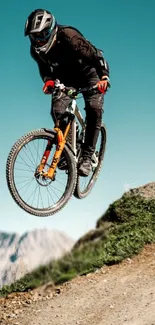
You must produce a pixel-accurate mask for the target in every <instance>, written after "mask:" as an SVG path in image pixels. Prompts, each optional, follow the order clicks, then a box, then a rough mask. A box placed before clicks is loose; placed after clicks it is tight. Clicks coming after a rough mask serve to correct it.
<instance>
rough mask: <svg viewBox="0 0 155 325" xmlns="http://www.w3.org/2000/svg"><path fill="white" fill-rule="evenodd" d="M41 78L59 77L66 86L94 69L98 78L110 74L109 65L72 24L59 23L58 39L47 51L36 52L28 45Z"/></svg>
mask: <svg viewBox="0 0 155 325" xmlns="http://www.w3.org/2000/svg"><path fill="white" fill-rule="evenodd" d="M30 51H31V56H32V57H33V59H34V60H35V61H36V62H37V64H38V67H39V72H40V76H41V78H42V80H43V81H44V82H45V81H47V80H49V79H53V80H55V79H59V80H60V82H62V83H64V84H65V85H66V86H67V85H68V86H73V87H74V86H75V85H80V86H81V84H82V82H83V81H84V80H85V78H86V77H88V76H89V71H92V68H94V69H95V70H96V72H97V75H98V77H99V79H100V78H101V77H102V76H103V75H107V76H109V66H108V63H107V62H106V60H105V59H104V57H103V55H102V52H101V51H99V50H98V51H96V48H95V47H94V46H93V45H92V44H91V43H90V42H89V41H88V40H86V39H85V37H84V36H83V35H82V34H81V33H80V32H79V31H78V30H77V29H75V28H74V27H70V26H62V25H58V32H57V40H56V43H55V45H54V46H53V47H52V48H51V49H50V50H49V52H48V53H47V54H45V53H44V52H40V53H37V52H36V51H35V48H34V47H33V46H32V45H31V50H30Z"/></svg>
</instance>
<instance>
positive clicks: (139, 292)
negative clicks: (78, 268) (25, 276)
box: [0, 244, 155, 325]
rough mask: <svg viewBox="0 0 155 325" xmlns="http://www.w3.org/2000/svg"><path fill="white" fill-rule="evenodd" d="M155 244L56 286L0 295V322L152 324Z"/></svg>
mask: <svg viewBox="0 0 155 325" xmlns="http://www.w3.org/2000/svg"><path fill="white" fill-rule="evenodd" d="M154 275H155V245H154V244H152V245H147V246H145V248H144V249H143V250H142V252H141V253H140V254H139V255H137V256H135V257H134V258H132V259H126V260H124V261H123V262H121V263H119V264H116V265H112V266H103V267H102V268H101V269H100V270H97V271H96V272H95V273H89V274H87V275H86V276H82V277H76V278H75V279H74V280H72V281H69V282H66V283H64V284H63V285H61V286H56V287H53V286H52V285H51V284H49V285H48V286H45V287H44V286H43V287H41V288H38V289H36V290H34V291H30V292H27V293H20V294H12V295H10V296H9V297H8V299H4V298H3V299H0V315H1V322H0V324H2V325H118V324H119V325H154V324H155V286H154Z"/></svg>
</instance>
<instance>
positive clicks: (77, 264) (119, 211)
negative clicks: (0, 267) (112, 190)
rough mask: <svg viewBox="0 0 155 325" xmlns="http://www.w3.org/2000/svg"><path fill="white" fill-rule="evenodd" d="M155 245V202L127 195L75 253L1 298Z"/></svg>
mask: <svg viewBox="0 0 155 325" xmlns="http://www.w3.org/2000/svg"><path fill="white" fill-rule="evenodd" d="M152 242H155V200H146V199H144V198H142V197H140V196H138V195H133V194H124V195H123V197H122V198H121V199H119V200H117V201H116V202H114V203H113V204H111V205H110V206H109V208H108V210H107V211H106V213H105V214H104V215H103V216H102V217H101V218H100V219H99V220H98V222H97V225H96V229H94V230H92V231H90V232H88V233H87V234H86V235H85V236H83V237H82V238H80V240H79V241H78V242H77V243H76V245H75V246H74V248H73V250H72V252H71V253H69V254H67V255H65V256H64V257H63V258H61V259H60V260H57V261H54V262H51V263H49V264H48V265H46V266H41V267H39V268H38V269H36V270H34V271H33V272H32V273H30V274H27V275H26V276H24V277H23V278H22V279H20V280H18V281H16V282H15V283H14V284H12V285H10V286H4V287H3V288H2V289H1V290H0V296H4V295H6V294H8V293H10V292H15V291H26V290H28V289H32V288H35V287H37V286H40V285H42V284H45V283H47V282H48V281H53V282H54V283H55V284H59V283H63V282H65V281H67V280H70V279H72V278H73V277H75V276H76V275H83V274H87V273H89V272H93V271H95V270H96V269H97V268H100V267H101V266H103V265H104V264H107V265H109V264H114V263H118V262H120V261H122V260H123V259H125V258H127V257H131V256H133V255H134V254H137V253H139V251H140V250H141V249H142V248H143V247H144V245H145V244H147V243H152Z"/></svg>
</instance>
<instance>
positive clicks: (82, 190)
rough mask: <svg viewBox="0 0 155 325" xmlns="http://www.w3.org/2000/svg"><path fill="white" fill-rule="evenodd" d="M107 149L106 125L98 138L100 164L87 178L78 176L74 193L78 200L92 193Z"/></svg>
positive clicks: (96, 152) (97, 152)
mask: <svg viewBox="0 0 155 325" xmlns="http://www.w3.org/2000/svg"><path fill="white" fill-rule="evenodd" d="M105 147H106V128H105V125H102V127H101V129H100V133H99V137H98V141H97V144H96V150H95V154H96V156H97V157H98V164H97V166H96V167H93V168H92V172H91V174H90V175H89V176H87V177H82V176H80V175H78V177H77V183H76V187H75V191H74V196H75V197H76V198H78V199H83V198H85V197H86V196H87V195H88V194H89V193H90V191H91V190H92V188H93V186H94V184H95V182H96V180H97V178H98V175H99V172H100V170H101V166H102V162H103V159H104V153H105ZM93 165H94V166H95V164H94V162H93V161H92V166H93Z"/></svg>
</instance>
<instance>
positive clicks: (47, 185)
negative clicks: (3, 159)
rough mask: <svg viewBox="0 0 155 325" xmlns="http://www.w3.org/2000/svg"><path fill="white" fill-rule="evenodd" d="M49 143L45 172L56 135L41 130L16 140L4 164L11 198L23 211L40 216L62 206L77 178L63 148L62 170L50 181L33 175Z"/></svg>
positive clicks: (68, 197) (73, 160)
mask: <svg viewBox="0 0 155 325" xmlns="http://www.w3.org/2000/svg"><path fill="white" fill-rule="evenodd" d="M49 141H50V142H51V145H52V149H51V151H50V155H49V158H48V161H47V164H46V165H45V168H44V171H47V170H48V168H49V166H50V164H51V161H52V158H53V155H54V152H55V149H56V136H55V134H54V133H52V131H51V132H48V131H47V130H46V131H45V130H44V129H39V130H34V131H32V132H30V133H28V134H26V135H24V136H23V137H22V138H21V139H19V140H18V141H17V142H16V143H15V144H14V146H13V147H12V150H11V151H10V154H9V156H8V159H7V165H6V178H7V184H8V188H9V190H10V193H11V195H12V197H13V199H14V200H15V202H16V203H17V204H18V205H19V206H20V207H21V208H22V209H24V210H25V211H26V212H28V213H30V214H33V215H36V216H40V217H45V216H50V215H52V214H54V213H56V212H58V211H59V210H60V209H62V208H63V207H64V205H65V204H66V203H67V202H68V200H69V199H70V197H71V196H72V194H73V192H74V189H75V184H76V177H77V171H76V162H75V159H74V156H73V154H72V153H71V151H70V150H69V148H67V146H65V148H64V150H63V155H64V156H65V160H66V169H65V170H60V169H59V168H58V167H57V168H56V172H55V174H54V177H53V179H50V178H47V177H45V176H41V175H40V174H39V175H38V174H37V173H36V171H37V169H38V167H39V164H40V161H41V158H42V156H43V153H44V151H45V148H46V146H47V143H49Z"/></svg>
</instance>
